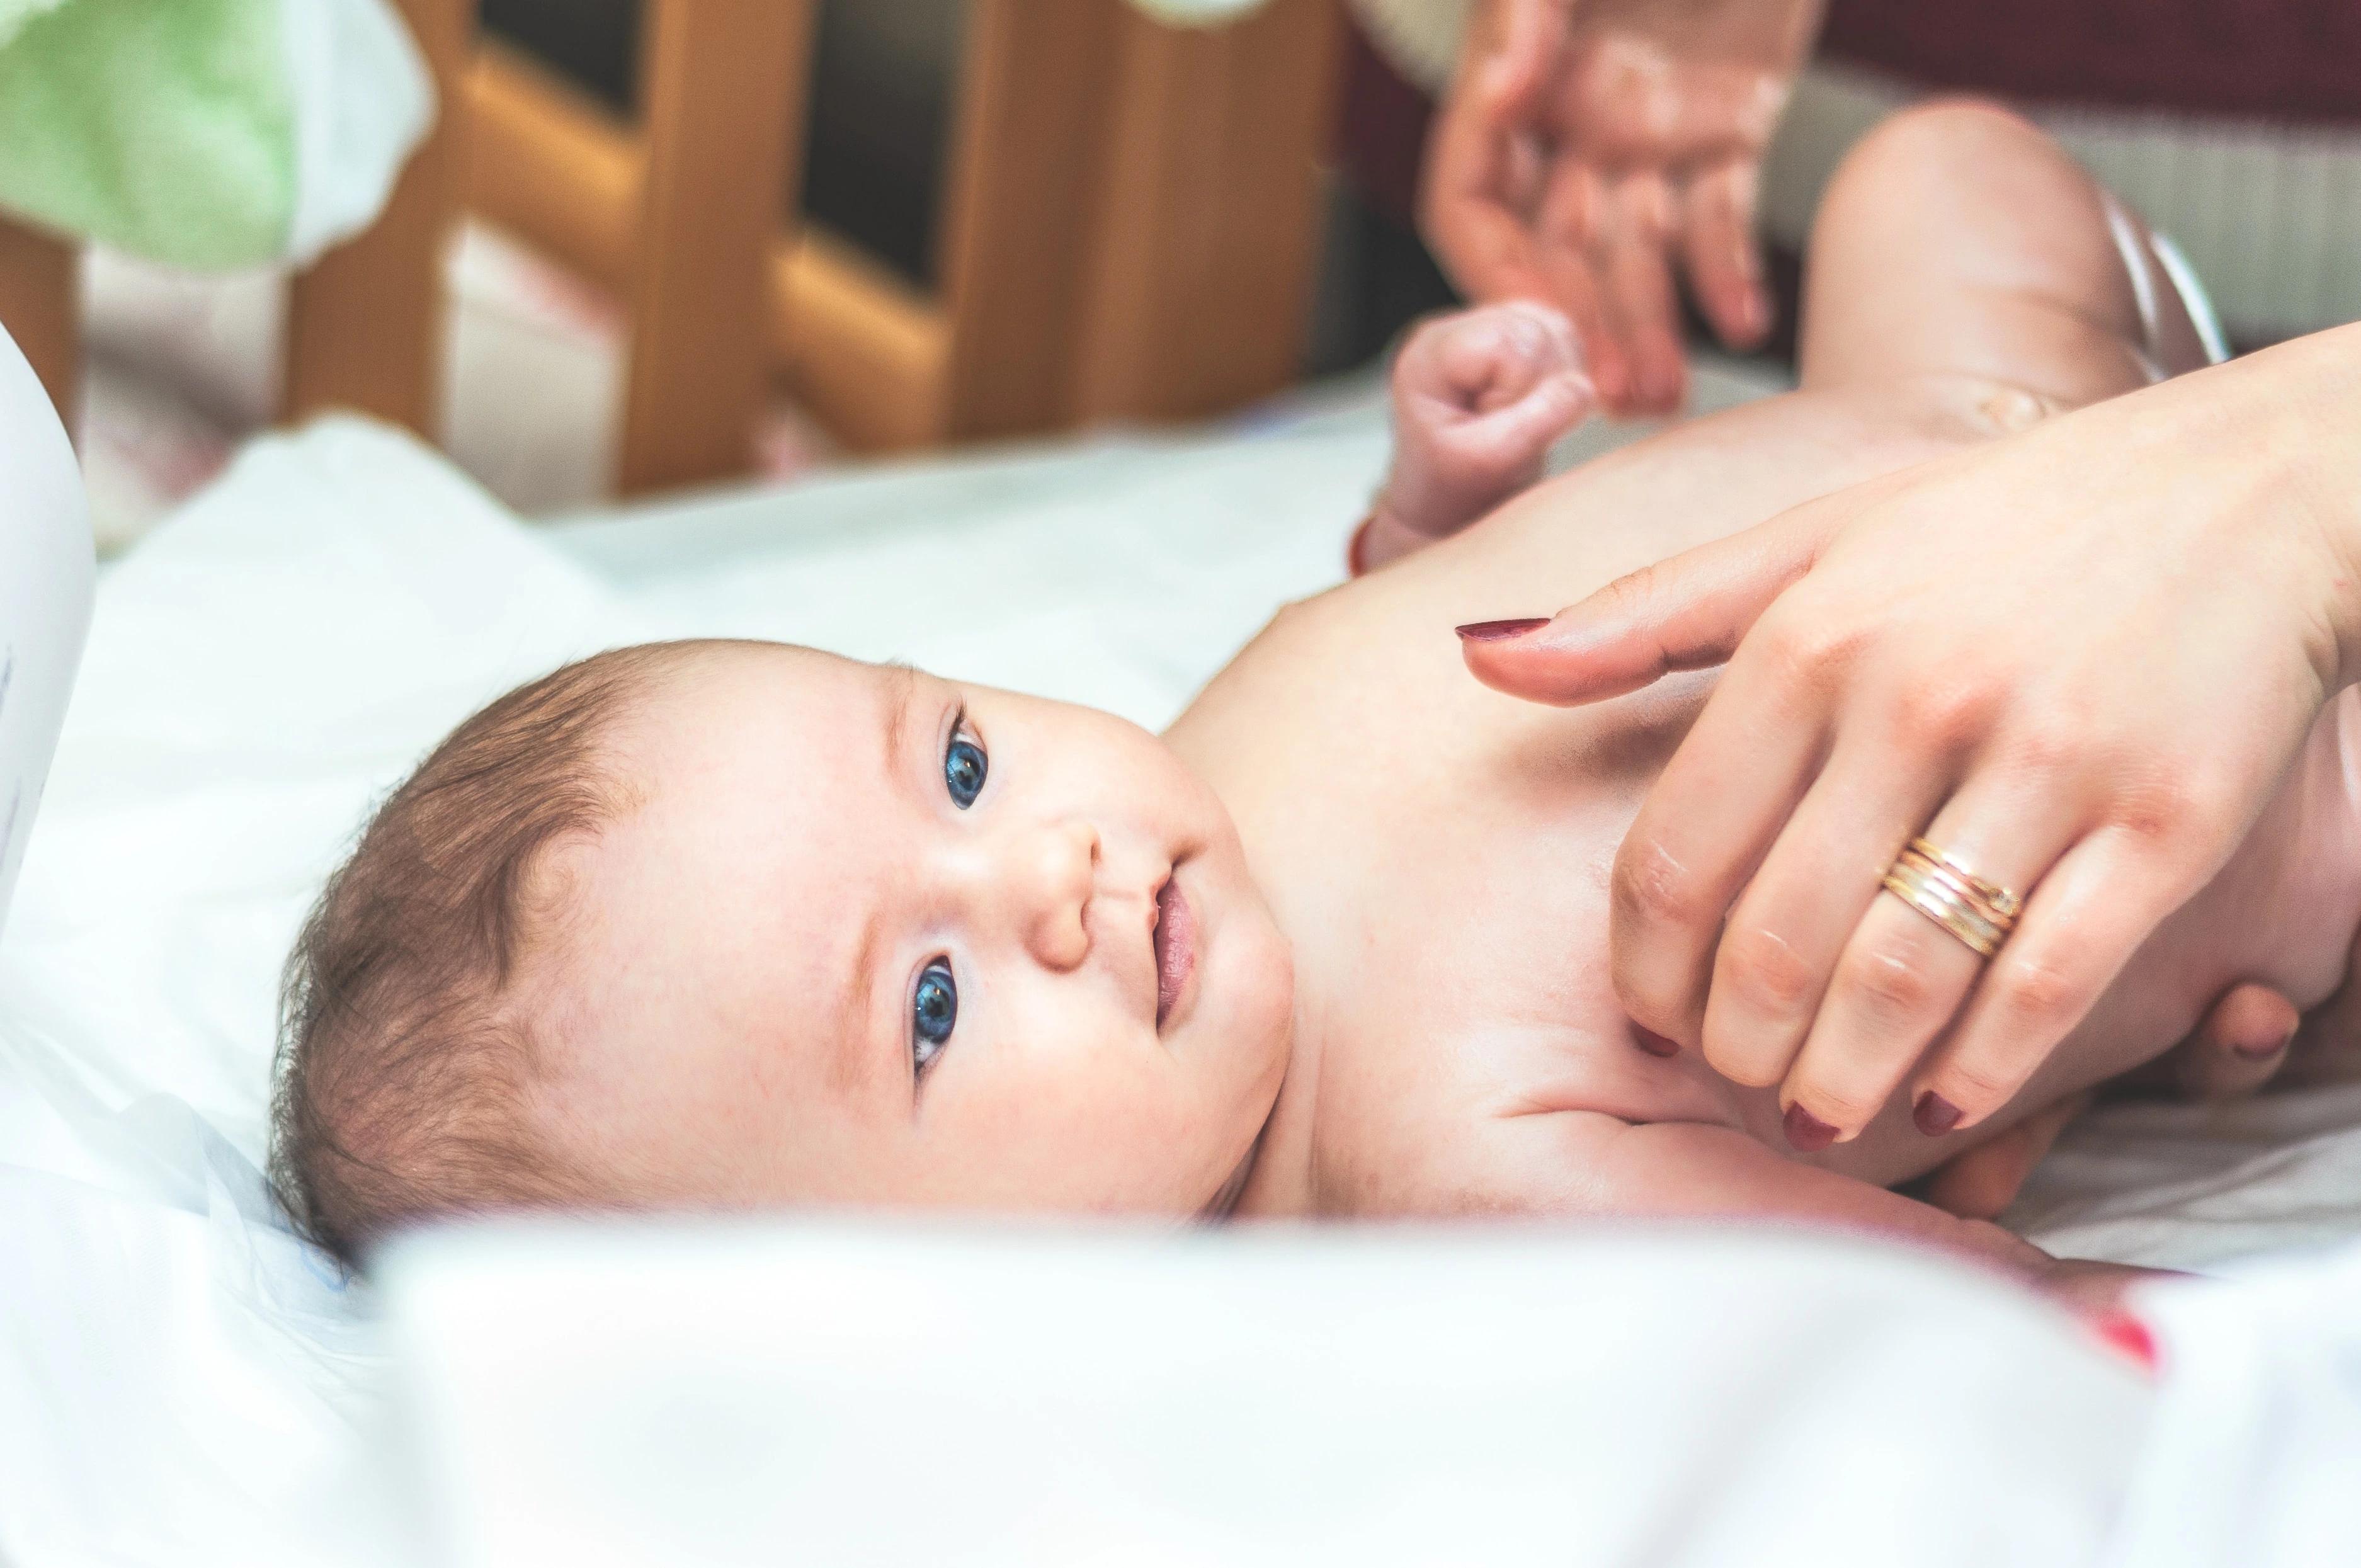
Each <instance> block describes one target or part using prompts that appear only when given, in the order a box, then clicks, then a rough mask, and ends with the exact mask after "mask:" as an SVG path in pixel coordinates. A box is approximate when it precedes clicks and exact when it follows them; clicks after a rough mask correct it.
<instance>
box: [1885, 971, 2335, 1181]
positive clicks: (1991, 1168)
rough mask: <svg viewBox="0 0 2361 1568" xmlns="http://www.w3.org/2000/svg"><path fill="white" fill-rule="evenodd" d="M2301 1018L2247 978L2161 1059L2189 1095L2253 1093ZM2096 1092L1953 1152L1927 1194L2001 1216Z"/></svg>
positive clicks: (2280, 1061)
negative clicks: (1955, 1152)
mask: <svg viewBox="0 0 2361 1568" xmlns="http://www.w3.org/2000/svg"><path fill="white" fill-rule="evenodd" d="M2300 1023H2301V1014H2298V1012H2297V1011H2296V1005H2295V1003H2292V1002H2290V1001H2289V1000H2288V999H2287V998H2286V997H2285V996H2284V995H2282V994H2280V992H2279V991H2277V990H2276V989H2274V988H2273V987H2270V986H2268V985H2260V984H2257V983H2255V982H2253V981H2242V982H2240V983H2239V984H2236V985H2233V986H2232V987H2231V988H2230V989H2229V990H2228V991H2225V992H2223V993H2222V994H2221V995H2220V996H2218V997H2216V998H2215V999H2214V1001H2213V1006H2211V1007H2209V1008H2207V1009H2206V1011H2205V1016H2204V1018H2203V1020H2202V1021H2201V1022H2200V1023H2199V1024H2198V1025H2197V1027H2196V1029H2195V1030H2194V1031H2193V1032H2191V1035H2190V1036H2189V1038H2187V1039H2185V1040H2183V1041H2181V1042H2180V1045H2178V1046H2176V1047H2173V1048H2172V1051H2171V1053H2170V1054H2169V1056H2167V1057H2166V1058H2164V1059H2163V1060H2162V1061H2161V1062H2159V1063H2158V1066H2159V1067H2161V1068H2163V1069H2166V1071H2167V1072H2168V1074H2169V1078H2170V1080H2171V1081H2172V1082H2173V1084H2174V1085H2175V1086H2176V1087H2177V1088H2178V1089H2179V1090H2180V1092H2181V1093H2182V1094H2183V1095H2184V1096H2185V1097H2186V1098H2188V1099H2191V1100H2194V1101H2209V1100H2228V1099H2235V1098H2236V1097H2237V1096H2239V1095H2242V1094H2251V1093H2253V1092H2254V1091H2256V1090H2257V1089H2260V1088H2261V1087H2262V1086H2263V1085H2264V1084H2266V1083H2268V1081H2270V1079H2271V1077H2272V1075H2273V1074H2275V1073H2277V1072H2278V1071H2279V1068H2280V1067H2281V1066H2282V1065H2284V1064H2285V1062H2286V1061H2287V1053H2288V1047H2289V1046H2290V1044H2291V1043H2292V1042H2293V1040H2294V1038H2295V1034H2296V1028H2297V1026H2298V1025H2299V1024H2300ZM2143 1076H2145V1074H2143ZM2092 1098H2093V1096H2092V1094H2091V1093H2089V1092H2087V1091H2086V1092H2084V1093H2081V1094H2070V1095H2068V1096H2067V1097H2066V1098H2065V1099H2063V1100H2060V1101H2059V1102H2057V1103H2055V1104H2053V1105H2048V1106H2045V1107H2044V1108H2042V1109H2041V1110H2038V1111H2036V1112H2035V1113H2033V1114H2031V1115H2030V1116H2027V1117H2026V1118H2025V1120H2023V1121H2021V1122H2019V1123H2017V1124H2015V1126H2013V1127H2011V1128H2009V1129H2008V1130H2007V1131H2006V1132H2004V1133H1999V1134H1996V1135H1993V1137H1991V1138H1990V1139H1988V1140H1986V1141H1985V1142H1983V1143H1981V1144H1978V1145H1977V1146H1975V1147H1973V1148H1971V1149H1965V1150H1962V1151H1961V1152H1960V1153H1959V1154H1956V1155H1954V1156H1952V1157H1951V1158H1950V1159H1949V1160H1947V1161H1945V1162H1944V1163H1943V1164H1942V1165H1941V1166H1940V1167H1938V1168H1937V1169H1936V1171H1935V1174H1934V1175H1933V1176H1932V1177H1930V1178H1929V1179H1928V1180H1927V1201H1928V1202H1929V1203H1932V1204H1934V1205H1935V1207H1937V1208H1938V1209H1942V1210H1946V1211H1948V1212H1951V1213H1954V1214H1957V1215H1958V1216H1959V1217H1960V1218H1961V1219H1962V1220H1995V1219H1998V1218H1999V1217H2000V1214H2001V1212H2002V1211H2003V1210H2004V1209H2006V1208H2007V1207H2008V1206H2009V1205H2010V1204H2011V1203H2014V1202H2015V1201H2016V1195H2017V1193H2018V1191H2019V1190H2021V1189H2022V1188H2023V1187H2024V1186H2025V1182H2026V1178H2027V1177H2029V1176H2031V1175H2032V1174H2033V1168H2034V1167H2035V1166H2037V1165H2039V1164H2040V1163H2041V1161H2042V1159H2043V1158H2044V1157H2046V1156H2048V1153H2049V1150H2050V1147H2051V1146H2052V1145H2054V1144H2056V1143H2057V1141H2058V1135H2059V1134H2060V1133H2062V1132H2064V1131H2065V1130H2066V1127H2067V1124H2069V1123H2070V1122H2072V1121H2073V1120H2074V1118H2075V1117H2077V1116H2079V1115H2081V1113H2083V1112H2084V1111H2085V1110H2087V1109H2088V1108H2089V1107H2090V1104H2091V1101H2092Z"/></svg>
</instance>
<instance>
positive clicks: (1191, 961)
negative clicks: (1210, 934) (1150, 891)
mask: <svg viewBox="0 0 2361 1568" xmlns="http://www.w3.org/2000/svg"><path fill="white" fill-rule="evenodd" d="M1148 940H1149V942H1150V943H1151V944H1152V945H1153V946H1154V948H1155V949H1156V1026H1157V1027H1158V1028H1159V1029H1161V1028H1162V1027H1164V1021H1165V1020H1166V1019H1167V1018H1170V1016H1172V1010H1173V1009H1174V1008H1175V1007H1177V1006H1179V1005H1180V995H1181V992H1184V991H1185V990H1187V989H1188V985H1189V977H1190V975H1191V973H1193V972H1194V971H1195V970H1196V968H1197V916H1196V914H1195V912H1194V911H1192V910H1191V908H1190V907H1189V900H1188V899H1187V898H1186V897H1185V896H1183V895H1182V894H1181V892H1180V879H1179V878H1178V877H1176V876H1172V875H1169V874H1168V875H1167V876H1166V877H1165V879H1164V885H1163V886H1162V887H1159V888H1158V889H1157V890H1156V926H1155V928H1154V929H1153V930H1151V931H1150V932H1149V933H1148Z"/></svg>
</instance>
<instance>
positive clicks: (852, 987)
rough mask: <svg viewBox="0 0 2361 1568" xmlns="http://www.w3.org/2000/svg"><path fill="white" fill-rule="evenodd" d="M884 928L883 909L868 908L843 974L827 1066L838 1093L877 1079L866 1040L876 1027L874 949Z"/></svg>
mask: <svg viewBox="0 0 2361 1568" xmlns="http://www.w3.org/2000/svg"><path fill="white" fill-rule="evenodd" d="M882 927H884V908H883V907H882V906H880V905H874V904H873V905H870V906H869V913H868V915H867V916H865V917H864V918H863V919H862V925H861V935H860V937H859V938H857V939H856V940H855V941H854V942H853V944H852V965H851V968H850V969H848V970H845V975H844V994H843V996H842V997H841V998H840V1003H841V1005H840V1010H839V1012H838V1014H837V1018H838V1020H839V1026H838V1028H837V1031H836V1051H835V1060H834V1061H833V1062H832V1063H831V1064H830V1066H831V1067H832V1068H833V1069H834V1071H833V1073H832V1074H831V1076H832V1077H833V1078H834V1079H835V1080H836V1081H835V1087H836V1088H837V1089H839V1090H840V1091H850V1090H852V1089H856V1088H858V1087H859V1086H860V1085H862V1084H863V1083H865V1082H867V1081H868V1080H870V1079H872V1078H873V1077H875V1076H876V1075H877V1071H878V1064H877V1059H876V1058H877V1053H876V1049H875V1047H874V1044H873V1041H872V1040H871V1039H870V1037H869V1036H870V1032H871V1031H872V1030H873V1028H874V1027H875V1024H876V1016H877V1006H876V1003H877V948H878V938H879V937H880V935H881V932H882Z"/></svg>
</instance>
